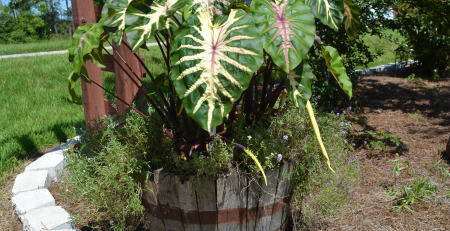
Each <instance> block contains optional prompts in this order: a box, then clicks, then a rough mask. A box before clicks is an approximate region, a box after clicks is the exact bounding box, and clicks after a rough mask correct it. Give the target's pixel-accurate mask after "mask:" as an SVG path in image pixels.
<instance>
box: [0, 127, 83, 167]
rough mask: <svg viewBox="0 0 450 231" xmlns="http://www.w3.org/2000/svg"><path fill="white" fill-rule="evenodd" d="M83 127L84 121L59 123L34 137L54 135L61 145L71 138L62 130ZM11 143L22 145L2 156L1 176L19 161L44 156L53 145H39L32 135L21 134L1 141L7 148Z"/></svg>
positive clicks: (0, 159)
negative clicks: (47, 148)
mask: <svg viewBox="0 0 450 231" xmlns="http://www.w3.org/2000/svg"><path fill="white" fill-rule="evenodd" d="M83 125H84V120H80V121H77V122H64V123H58V124H54V125H52V126H50V127H48V128H47V129H42V130H40V131H39V132H36V133H34V134H33V135H35V136H40V135H43V134H46V133H53V135H54V137H56V139H57V141H58V142H59V143H61V142H66V140H67V139H68V138H69V134H67V133H66V132H64V130H63V129H62V128H67V127H76V128H81V127H82V126H83ZM10 142H17V143H18V144H19V145H20V149H15V150H11V151H9V152H5V153H2V154H1V155H0V162H1V163H2V167H1V169H0V174H2V173H3V172H4V171H7V170H8V169H9V168H10V167H11V165H14V163H15V162H16V161H17V160H24V159H30V158H37V157H39V156H41V155H43V154H44V152H45V151H47V150H46V147H48V145H53V144H37V143H36V142H35V141H34V140H33V138H32V135H31V134H21V135H16V136H12V137H9V138H6V139H2V140H0V144H1V145H2V146H5V145H6V144H8V143H10Z"/></svg>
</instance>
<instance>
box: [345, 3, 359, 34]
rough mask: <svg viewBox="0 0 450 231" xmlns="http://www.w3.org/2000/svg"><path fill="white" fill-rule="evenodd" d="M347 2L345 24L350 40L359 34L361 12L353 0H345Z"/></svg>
mask: <svg viewBox="0 0 450 231" xmlns="http://www.w3.org/2000/svg"><path fill="white" fill-rule="evenodd" d="M344 2H345V16H344V26H345V30H346V31H347V36H348V38H349V39H350V40H354V39H355V38H356V37H357V36H358V30H359V25H360V23H359V16H360V15H361V13H360V12H359V9H358V6H357V5H356V4H355V3H353V2H352V1H351V0H344Z"/></svg>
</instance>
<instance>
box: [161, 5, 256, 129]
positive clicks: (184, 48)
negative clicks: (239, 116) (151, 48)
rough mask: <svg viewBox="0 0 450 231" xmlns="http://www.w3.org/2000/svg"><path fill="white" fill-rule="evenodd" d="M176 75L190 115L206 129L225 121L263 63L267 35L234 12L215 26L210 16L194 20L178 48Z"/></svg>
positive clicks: (247, 16)
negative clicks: (260, 32)
mask: <svg viewBox="0 0 450 231" xmlns="http://www.w3.org/2000/svg"><path fill="white" fill-rule="evenodd" d="M171 52H172V60H171V66H172V72H171V76H170V77H171V79H172V81H173V82H174V85H175V89H176V92H177V94H178V96H179V97H180V98H181V99H182V100H183V104H184V107H185V109H186V112H187V113H188V114H189V115H190V116H191V117H192V118H193V119H194V120H195V121H196V122H197V123H198V124H199V125H200V126H201V127H202V128H203V129H205V130H207V131H210V132H211V131H212V129H213V128H214V127H215V126H217V125H220V124H221V123H222V122H223V117H224V116H226V115H227V114H228V113H229V112H230V110H231V107H232V104H233V102H234V101H235V100H237V99H238V98H239V97H240V95H241V94H242V92H243V91H244V90H245V89H246V88H247V87H248V85H249V83H250V80H251V78H252V75H253V73H254V71H256V70H258V68H259V67H260V66H261V64H262V62H263V55H262V54H263V48H262V40H261V37H260V35H259V33H258V31H257V29H256V27H255V24H254V20H253V17H252V16H251V14H246V13H245V12H244V11H243V10H231V12H230V15H229V16H228V19H227V20H226V21H225V22H224V23H223V24H221V25H218V26H212V23H211V20H210V17H209V14H208V12H199V13H197V14H195V15H192V16H191V17H189V19H188V21H187V22H186V23H185V24H184V26H183V28H182V29H181V30H180V32H179V34H178V35H177V36H176V37H175V43H174V45H173V47H172V50H171Z"/></svg>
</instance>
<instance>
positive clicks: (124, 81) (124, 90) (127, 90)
mask: <svg viewBox="0 0 450 231" xmlns="http://www.w3.org/2000/svg"><path fill="white" fill-rule="evenodd" d="M123 42H124V43H125V42H127V39H126V35H125V34H124V35H123ZM112 45H113V48H114V49H115V50H116V52H114V54H113V56H114V58H115V59H116V60H118V61H119V64H117V63H114V73H115V75H116V91H117V96H118V97H119V98H121V99H123V100H124V101H125V102H127V103H131V102H132V101H133V99H134V96H135V95H136V94H137V92H138V87H137V86H136V85H135V84H134V83H133V81H132V80H131V79H130V78H133V79H134V80H135V81H136V82H137V83H139V80H138V79H136V76H135V75H134V74H133V73H132V72H131V71H130V70H129V68H128V66H127V65H126V64H125V63H124V62H123V61H122V59H123V60H124V61H125V62H126V63H127V64H128V65H129V66H130V67H131V69H132V70H133V71H134V72H135V73H136V74H137V76H138V77H139V78H142V73H141V67H140V64H139V61H138V60H137V59H136V57H135V56H134V55H133V53H131V51H130V49H128V47H126V46H125V45H124V44H122V45H120V46H117V44H116V43H115V42H114V41H113V44H112ZM117 52H118V53H119V54H120V56H119V54H117ZM137 54H138V55H139V51H138V52H137ZM119 65H120V66H122V67H123V68H124V69H125V70H126V71H127V72H128V74H130V75H131V76H128V75H127V74H126V73H125V72H124V71H123V70H122V68H120V66H119ZM126 108H127V105H126V104H124V103H122V102H120V101H119V102H118V104H117V110H118V113H119V114H123V113H124V112H125V110H126Z"/></svg>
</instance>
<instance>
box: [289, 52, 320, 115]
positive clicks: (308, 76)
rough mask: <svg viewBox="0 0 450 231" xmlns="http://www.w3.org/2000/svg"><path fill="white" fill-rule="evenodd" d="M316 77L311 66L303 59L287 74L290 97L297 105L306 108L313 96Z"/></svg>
mask: <svg viewBox="0 0 450 231" xmlns="http://www.w3.org/2000/svg"><path fill="white" fill-rule="evenodd" d="M313 78H314V74H313V72H312V69H311V66H310V65H309V64H308V62H307V61H306V60H303V62H302V63H300V65H298V66H297V67H296V68H295V69H294V70H292V71H291V72H289V74H288V76H287V84H286V86H287V89H288V92H289V99H291V100H293V101H294V104H295V106H296V107H299V108H305V106H306V103H307V101H308V100H309V98H311V84H312V80H313Z"/></svg>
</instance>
